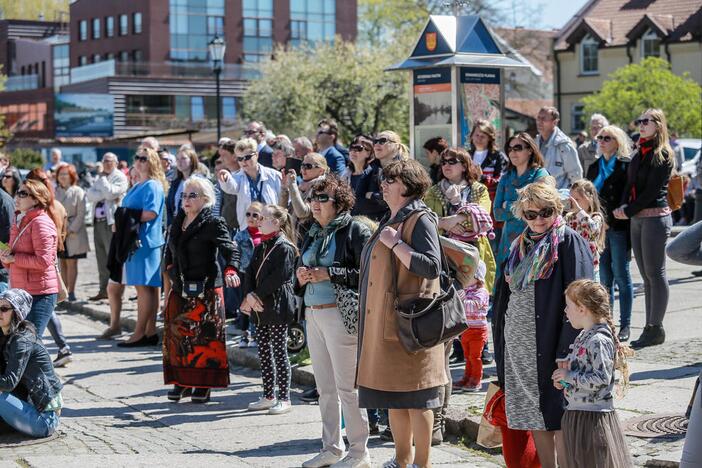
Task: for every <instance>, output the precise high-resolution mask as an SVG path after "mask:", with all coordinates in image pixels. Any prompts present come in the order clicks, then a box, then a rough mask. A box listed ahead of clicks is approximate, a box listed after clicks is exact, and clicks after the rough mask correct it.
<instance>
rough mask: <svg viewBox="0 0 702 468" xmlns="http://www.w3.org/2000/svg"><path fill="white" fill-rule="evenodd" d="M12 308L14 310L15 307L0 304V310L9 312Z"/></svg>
mask: <svg viewBox="0 0 702 468" xmlns="http://www.w3.org/2000/svg"><path fill="white" fill-rule="evenodd" d="M12 310H15V309H14V308H13V307H11V306H0V312H10V311H12Z"/></svg>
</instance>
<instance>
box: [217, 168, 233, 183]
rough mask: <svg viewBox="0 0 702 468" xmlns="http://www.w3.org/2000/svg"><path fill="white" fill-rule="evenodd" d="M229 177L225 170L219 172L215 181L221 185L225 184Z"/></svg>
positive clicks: (229, 174)
mask: <svg viewBox="0 0 702 468" xmlns="http://www.w3.org/2000/svg"><path fill="white" fill-rule="evenodd" d="M231 176H232V175H231V173H230V172H229V171H228V170H226V169H222V170H220V171H219V173H217V179H219V181H220V182H222V183H223V184H226V183H227V181H228V180H229V178H230V177H231Z"/></svg>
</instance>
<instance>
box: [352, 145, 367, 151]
mask: <svg viewBox="0 0 702 468" xmlns="http://www.w3.org/2000/svg"><path fill="white" fill-rule="evenodd" d="M349 151H356V152H361V151H368V148H366V147H365V146H363V145H351V146H349Z"/></svg>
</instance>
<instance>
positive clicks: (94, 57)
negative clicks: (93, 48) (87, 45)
mask: <svg viewBox="0 0 702 468" xmlns="http://www.w3.org/2000/svg"><path fill="white" fill-rule="evenodd" d="M98 62H100V54H93V63H98Z"/></svg>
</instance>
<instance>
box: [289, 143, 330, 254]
mask: <svg viewBox="0 0 702 468" xmlns="http://www.w3.org/2000/svg"><path fill="white" fill-rule="evenodd" d="M300 172H301V173H302V181H301V182H300V183H299V184H298V180H297V174H296V173H295V170H294V169H289V170H288V171H285V174H283V178H282V180H283V182H282V188H281V190H280V199H279V200H278V204H279V205H280V206H282V207H283V208H285V209H286V210H289V211H288V212H289V213H290V214H291V216H292V219H293V226H295V232H296V234H297V239H298V240H299V241H300V242H301V241H302V239H304V237H305V235H306V234H307V230H308V229H309V227H310V226H311V225H312V222H313V221H314V220H313V219H312V207H311V206H310V203H309V200H308V198H309V197H308V195H309V194H310V193H311V192H310V190H311V187H312V185H313V184H314V183H315V182H316V181H318V180H320V179H322V178H324V176H325V175H326V174H328V173H329V166H328V165H327V160H326V158H325V157H324V156H322V155H321V154H319V153H309V154H306V155H305V157H304V158H303V159H302V165H301V166H300Z"/></svg>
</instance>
